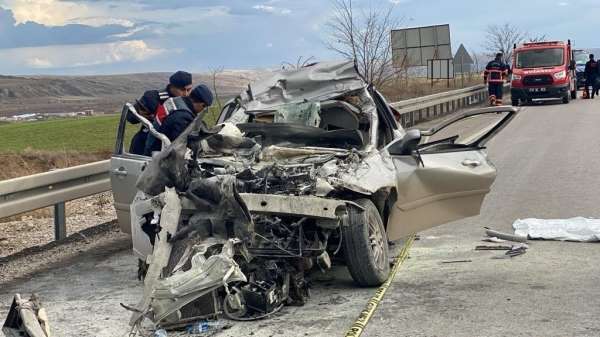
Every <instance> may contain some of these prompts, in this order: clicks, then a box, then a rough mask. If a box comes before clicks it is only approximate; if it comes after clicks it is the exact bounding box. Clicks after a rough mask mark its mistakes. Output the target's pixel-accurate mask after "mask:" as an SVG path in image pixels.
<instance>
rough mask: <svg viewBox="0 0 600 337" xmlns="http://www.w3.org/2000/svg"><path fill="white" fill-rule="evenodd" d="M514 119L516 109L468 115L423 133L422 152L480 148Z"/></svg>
mask: <svg viewBox="0 0 600 337" xmlns="http://www.w3.org/2000/svg"><path fill="white" fill-rule="evenodd" d="M514 116H515V110H514V108H503V109H501V110H487V111H483V112H481V111H479V112H476V113H466V114H463V115H461V116H459V117H457V118H453V119H451V120H449V121H446V122H442V123H441V124H440V125H438V126H437V127H434V128H432V129H430V130H428V131H424V132H423V137H422V139H421V142H420V144H419V151H420V152H422V153H424V152H429V153H431V152H439V151H457V150H465V149H473V148H481V147H483V146H484V145H485V143H486V142H487V141H488V140H489V139H490V138H491V137H493V136H494V135H495V134H496V133H497V132H498V131H500V129H502V128H503V127H504V126H505V125H506V124H507V123H508V122H509V121H510V120H511V119H512V118H514Z"/></svg>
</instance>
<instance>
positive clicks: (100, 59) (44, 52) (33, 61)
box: [0, 40, 180, 69]
mask: <svg viewBox="0 0 600 337" xmlns="http://www.w3.org/2000/svg"><path fill="white" fill-rule="evenodd" d="M170 52H180V51H177V50H170ZM165 53H166V50H164V49H161V48H154V47H150V46H148V44H147V43H146V42H144V41H142V40H134V41H120V42H112V43H98V44H83V45H63V46H46V47H30V48H13V49H2V50H0V58H1V59H2V60H4V61H5V62H6V63H7V64H3V67H6V66H11V65H12V66H17V67H28V68H37V69H50V68H77V67H87V66H96V65H104V64H115V63H124V62H133V63H135V62H142V61H146V60H149V59H152V58H155V57H157V56H160V55H162V54H165Z"/></svg>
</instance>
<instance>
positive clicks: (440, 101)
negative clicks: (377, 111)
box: [391, 84, 488, 128]
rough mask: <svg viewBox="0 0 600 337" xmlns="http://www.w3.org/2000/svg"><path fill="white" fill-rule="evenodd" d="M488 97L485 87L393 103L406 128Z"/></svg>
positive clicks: (482, 100)
mask: <svg viewBox="0 0 600 337" xmlns="http://www.w3.org/2000/svg"><path fill="white" fill-rule="evenodd" d="M487 97H488V93H487V88H486V86H485V85H483V84H482V85H476V86H474V87H469V88H464V89H459V90H453V91H447V92H442V93H439V94H434V95H429V96H423V97H417V98H412V99H408V100H405V101H400V102H396V103H392V104H391V106H392V107H393V108H394V109H396V111H398V112H399V113H400V123H401V124H402V126H403V127H405V128H410V127H413V126H415V125H416V124H418V123H420V122H424V121H428V120H431V119H434V118H438V117H440V116H444V115H447V114H450V113H452V112H454V111H456V110H459V109H462V108H464V107H468V106H471V105H476V104H481V103H483V102H485V100H486V99H487Z"/></svg>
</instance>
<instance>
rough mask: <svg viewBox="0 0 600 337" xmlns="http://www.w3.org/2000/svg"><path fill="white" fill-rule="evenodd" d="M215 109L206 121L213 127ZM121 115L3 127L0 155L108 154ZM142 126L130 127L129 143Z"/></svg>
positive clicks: (127, 137)
mask: <svg viewBox="0 0 600 337" xmlns="http://www.w3.org/2000/svg"><path fill="white" fill-rule="evenodd" d="M215 116H216V110H211V111H210V112H209V114H207V116H206V118H205V121H206V122H207V123H209V124H211V125H212V124H214V120H215ZM119 117H120V116H119V115H108V116H94V117H82V118H77V119H75V118H68V119H53V120H47V121H39V122H18V123H4V124H0V153H19V152H22V151H24V150H26V149H29V150H41V151H57V152H73V151H75V152H107V151H111V150H112V149H114V147H115V139H116V133H117V127H118V125H119ZM137 130H139V125H131V124H128V126H127V129H126V133H127V135H126V137H125V139H126V140H127V141H128V140H129V139H131V137H132V136H133V135H134V133H135V132H137Z"/></svg>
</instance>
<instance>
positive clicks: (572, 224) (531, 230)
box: [512, 217, 600, 242]
mask: <svg viewBox="0 0 600 337" xmlns="http://www.w3.org/2000/svg"><path fill="white" fill-rule="evenodd" d="M512 226H513V228H514V230H515V235H518V236H526V237H529V238H531V239H544V240H558V241H575V242H596V241H600V219H592V218H584V217H575V218H570V219H534V218H529V219H518V220H516V221H515V222H514V223H513V225H512Z"/></svg>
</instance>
